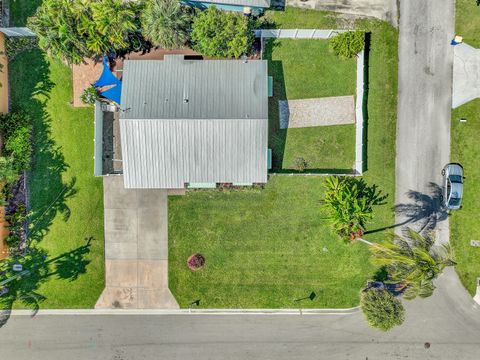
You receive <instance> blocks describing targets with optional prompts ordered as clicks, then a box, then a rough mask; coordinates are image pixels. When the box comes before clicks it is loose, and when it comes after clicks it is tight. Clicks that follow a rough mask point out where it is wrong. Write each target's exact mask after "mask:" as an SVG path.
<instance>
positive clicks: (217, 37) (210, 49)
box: [192, 6, 253, 58]
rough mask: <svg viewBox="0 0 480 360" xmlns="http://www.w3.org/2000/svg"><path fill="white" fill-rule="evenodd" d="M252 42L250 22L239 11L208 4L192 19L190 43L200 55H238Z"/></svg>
mask: <svg viewBox="0 0 480 360" xmlns="http://www.w3.org/2000/svg"><path fill="white" fill-rule="evenodd" d="M252 43H253V32H252V24H251V22H250V20H249V19H248V18H247V17H245V16H243V15H241V14H237V13H234V12H225V11H220V10H218V9H217V8H216V7H214V6H212V7H209V8H208V9H207V10H205V11H202V12H200V13H199V14H198V15H197V16H196V17H195V19H194V20H193V25H192V47H193V49H194V50H196V51H198V52H200V53H201V54H203V55H206V56H211V57H226V58H232V57H234V58H239V57H240V56H242V55H244V54H248V53H249V52H250V50H251V47H252Z"/></svg>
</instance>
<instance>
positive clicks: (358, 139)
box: [355, 50, 366, 175]
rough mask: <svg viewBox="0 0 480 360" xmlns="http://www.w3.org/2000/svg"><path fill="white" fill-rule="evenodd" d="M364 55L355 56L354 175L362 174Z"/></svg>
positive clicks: (361, 52)
mask: <svg viewBox="0 0 480 360" xmlns="http://www.w3.org/2000/svg"><path fill="white" fill-rule="evenodd" d="M364 61H365V53H364V50H362V51H360V52H359V53H358V55H357V96H356V102H355V120H356V125H355V173H356V174H357V175H362V174H363V151H364V150H366V149H364V146H363V131H364V124H363V102H364V98H363V97H364V95H365V94H364V88H365V85H364V81H365V79H364V77H365V68H364V66H365V64H364Z"/></svg>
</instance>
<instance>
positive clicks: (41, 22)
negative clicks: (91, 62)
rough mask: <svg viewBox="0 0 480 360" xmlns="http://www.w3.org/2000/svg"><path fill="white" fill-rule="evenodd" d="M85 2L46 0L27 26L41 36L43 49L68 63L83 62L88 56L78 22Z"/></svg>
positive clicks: (39, 41) (39, 40)
mask: <svg viewBox="0 0 480 360" xmlns="http://www.w3.org/2000/svg"><path fill="white" fill-rule="evenodd" d="M81 6H83V2H72V1H70V0H44V1H43V3H42V5H41V6H40V7H39V8H38V9H37V12H36V13H35V15H34V16H33V17H31V18H29V19H28V27H29V28H30V29H31V30H32V31H33V32H35V34H36V35H37V37H38V44H39V46H40V48H41V49H43V50H44V51H46V52H47V53H48V54H49V55H50V56H52V57H55V58H59V59H62V60H64V61H66V62H68V63H80V62H81V61H83V58H84V57H86V56H87V55H89V50H88V48H87V46H86V44H85V40H84V38H83V36H82V34H80V33H79V32H78V29H77V24H78V22H79V18H80V16H82V15H83V13H84V12H83V11H79V9H80V8H81Z"/></svg>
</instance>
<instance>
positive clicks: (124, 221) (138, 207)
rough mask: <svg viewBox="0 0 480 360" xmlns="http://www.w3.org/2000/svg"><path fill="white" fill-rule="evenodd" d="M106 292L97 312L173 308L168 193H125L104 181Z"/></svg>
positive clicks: (116, 180)
mask: <svg viewBox="0 0 480 360" xmlns="http://www.w3.org/2000/svg"><path fill="white" fill-rule="evenodd" d="M103 189H104V190H103V191H104V207H105V214H104V217H105V277H106V279H105V280H106V288H105V290H104V291H103V293H102V295H101V296H100V299H98V301H97V304H96V305H95V308H97V309H108V308H121V309H177V308H178V307H179V306H178V304H177V302H176V300H175V299H174V297H173V296H172V294H171V292H170V290H169V289H168V233H167V230H168V227H167V224H168V223H167V220H168V219H167V191H166V190H126V189H125V188H124V186H123V177H122V176H110V177H105V178H104V181H103Z"/></svg>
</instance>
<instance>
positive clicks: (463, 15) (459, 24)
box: [455, 0, 480, 48]
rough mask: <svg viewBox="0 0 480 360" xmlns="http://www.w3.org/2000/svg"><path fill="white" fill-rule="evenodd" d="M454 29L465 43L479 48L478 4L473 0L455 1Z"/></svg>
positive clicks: (479, 16)
mask: <svg viewBox="0 0 480 360" xmlns="http://www.w3.org/2000/svg"><path fill="white" fill-rule="evenodd" d="M455 31H456V33H457V34H459V35H462V36H463V41H465V42H466V43H467V44H469V45H472V46H474V47H476V48H480V6H477V5H476V2H475V0H456V1H455Z"/></svg>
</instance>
